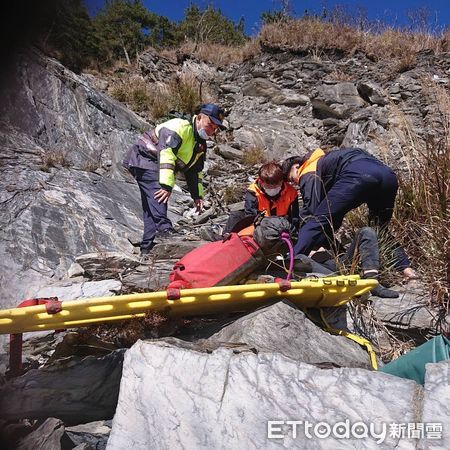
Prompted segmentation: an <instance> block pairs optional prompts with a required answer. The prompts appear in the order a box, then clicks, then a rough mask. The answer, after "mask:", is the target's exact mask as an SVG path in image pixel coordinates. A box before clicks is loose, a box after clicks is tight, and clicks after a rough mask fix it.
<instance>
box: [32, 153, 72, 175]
mask: <svg viewBox="0 0 450 450" xmlns="http://www.w3.org/2000/svg"><path fill="white" fill-rule="evenodd" d="M41 162H42V164H41V166H40V167H39V169H40V170H42V171H43V172H49V171H50V169H51V168H52V167H70V166H71V165H72V162H71V161H70V159H69V157H68V156H67V153H66V152H65V151H61V150H47V151H45V152H42V154H41Z"/></svg>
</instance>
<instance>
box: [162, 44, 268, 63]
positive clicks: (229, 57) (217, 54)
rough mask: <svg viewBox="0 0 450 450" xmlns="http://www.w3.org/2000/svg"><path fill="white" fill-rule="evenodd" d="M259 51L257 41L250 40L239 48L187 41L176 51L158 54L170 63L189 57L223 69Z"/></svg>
mask: <svg viewBox="0 0 450 450" xmlns="http://www.w3.org/2000/svg"><path fill="white" fill-rule="evenodd" d="M260 51H261V49H260V45H259V40H258V39H250V40H249V41H248V42H246V43H245V44H244V45H241V46H230V45H221V44H213V43H208V42H205V43H202V44H196V43H194V42H191V41H187V42H185V43H184V44H183V45H181V46H180V47H179V48H177V49H164V50H161V52H160V53H161V56H164V57H166V58H169V59H171V60H172V61H176V60H177V56H179V55H189V57H191V58H192V57H193V58H196V59H199V60H201V61H205V62H208V63H211V64H214V65H215V66H218V67H224V66H227V65H229V64H232V63H238V62H242V61H244V60H246V59H248V58H250V57H252V56H255V55H257V54H259V53H260Z"/></svg>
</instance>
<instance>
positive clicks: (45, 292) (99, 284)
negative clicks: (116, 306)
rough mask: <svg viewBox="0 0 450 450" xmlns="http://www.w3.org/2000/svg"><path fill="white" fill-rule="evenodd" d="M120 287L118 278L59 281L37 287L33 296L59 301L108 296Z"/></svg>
mask: <svg viewBox="0 0 450 450" xmlns="http://www.w3.org/2000/svg"><path fill="white" fill-rule="evenodd" d="M121 289H122V283H121V282H120V281H118V280H101V281H84V282H81V283H76V282H73V281H61V282H59V283H57V284H54V285H51V286H46V287H43V288H41V289H39V290H38V291H36V292H35V293H34V295H33V297H35V298H40V297H58V299H59V300H61V301H64V300H78V299H81V298H83V299H85V298H92V297H109V296H111V295H115V294H117V293H119V292H120V291H121Z"/></svg>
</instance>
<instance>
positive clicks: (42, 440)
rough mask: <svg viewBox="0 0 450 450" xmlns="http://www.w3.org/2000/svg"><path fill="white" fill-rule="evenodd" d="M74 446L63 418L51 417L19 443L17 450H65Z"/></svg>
mask: <svg viewBox="0 0 450 450" xmlns="http://www.w3.org/2000/svg"><path fill="white" fill-rule="evenodd" d="M71 447H73V443H72V441H71V440H70V439H69V438H68V436H67V435H65V433H64V424H63V423H62V422H61V420H58V419H55V418H53V417H50V418H49V419H47V420H46V421H45V422H44V423H43V424H42V425H41V426H39V427H38V428H37V429H36V430H34V431H33V432H31V433H30V434H29V435H27V436H26V437H24V438H23V439H21V440H20V441H19V443H18V444H17V447H16V450H63V449H65V448H71Z"/></svg>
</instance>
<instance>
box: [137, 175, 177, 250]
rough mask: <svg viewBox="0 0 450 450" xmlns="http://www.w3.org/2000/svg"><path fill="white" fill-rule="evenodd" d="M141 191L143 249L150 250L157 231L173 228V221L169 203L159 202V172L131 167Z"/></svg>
mask: <svg viewBox="0 0 450 450" xmlns="http://www.w3.org/2000/svg"><path fill="white" fill-rule="evenodd" d="M131 172H132V174H133V176H134V177H135V178H136V181H137V183H138V186H139V190H140V192H141V201H142V211H143V219H144V234H143V237H142V242H141V251H142V252H146V251H149V250H150V249H151V248H152V247H153V240H154V239H155V235H156V232H157V231H164V230H170V229H172V222H171V221H170V219H169V218H168V217H167V203H158V201H157V200H155V198H154V195H155V192H156V191H158V190H159V189H161V185H160V184H159V181H158V175H159V173H158V172H157V171H153V170H148V169H138V168H136V167H133V168H132V169H131Z"/></svg>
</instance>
